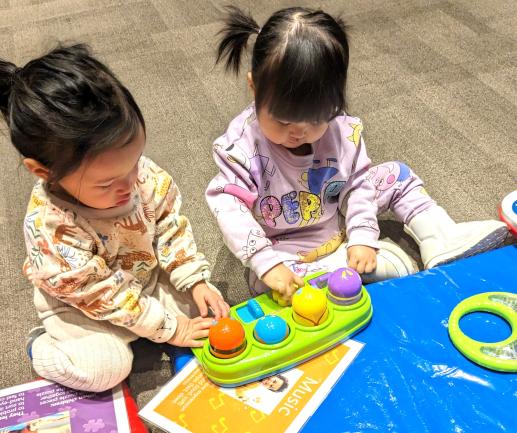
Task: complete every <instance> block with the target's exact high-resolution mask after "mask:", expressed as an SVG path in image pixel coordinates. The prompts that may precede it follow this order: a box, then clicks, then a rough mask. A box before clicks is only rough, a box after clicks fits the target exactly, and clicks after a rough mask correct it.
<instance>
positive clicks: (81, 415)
mask: <svg viewBox="0 0 517 433" xmlns="http://www.w3.org/2000/svg"><path fill="white" fill-rule="evenodd" d="M7 432H12V433H22V432H23V433H25V432H38V433H127V432H130V433H147V429H146V428H145V426H144V425H143V423H142V421H141V420H140V419H139V418H138V416H137V408H136V404H135V402H134V401H133V399H132V397H131V395H130V393H129V389H128V388H127V386H126V385H125V384H121V385H118V386H116V387H115V388H113V389H112V390H109V391H105V392H102V393H93V392H86V391H77V390H73V389H70V388H66V387H64V386H61V385H58V384H56V383H53V382H49V381H47V380H36V381H34V382H29V383H25V384H22V385H18V386H13V387H11V388H6V389H2V390H0V433H7Z"/></svg>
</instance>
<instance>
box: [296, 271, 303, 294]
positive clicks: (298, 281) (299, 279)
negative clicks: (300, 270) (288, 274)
mask: <svg viewBox="0 0 517 433" xmlns="http://www.w3.org/2000/svg"><path fill="white" fill-rule="evenodd" d="M294 275H295V276H294V282H295V283H296V285H297V286H298V287H297V288H296V289H299V288H300V287H303V286H305V281H303V278H301V277H300V276H299V275H296V274H294ZM295 291H296V290H295Z"/></svg>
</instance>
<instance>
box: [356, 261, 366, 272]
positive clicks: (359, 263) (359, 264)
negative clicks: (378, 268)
mask: <svg viewBox="0 0 517 433" xmlns="http://www.w3.org/2000/svg"><path fill="white" fill-rule="evenodd" d="M364 268H365V263H364V261H363V260H357V262H356V265H355V270H356V271H357V272H358V273H359V274H364Z"/></svg>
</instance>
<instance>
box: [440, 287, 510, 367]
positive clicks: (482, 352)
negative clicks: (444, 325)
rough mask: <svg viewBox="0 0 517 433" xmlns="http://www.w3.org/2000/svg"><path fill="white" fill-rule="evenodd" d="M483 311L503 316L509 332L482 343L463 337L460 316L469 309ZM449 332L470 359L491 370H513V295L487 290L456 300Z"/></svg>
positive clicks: (461, 350) (457, 345)
mask: <svg viewBox="0 0 517 433" xmlns="http://www.w3.org/2000/svg"><path fill="white" fill-rule="evenodd" d="M479 311H485V312H488V313H493V314H495V315H497V316H500V317H502V318H503V319H505V320H506V321H507V322H508V323H509V324H510V326H511V328H512V332H511V334H510V336H509V337H508V338H507V339H505V340H503V341H499V342H496V343H482V342H479V341H476V340H473V339H472V338H469V337H467V336H466V335H465V334H464V333H463V332H462V331H461V329H460V325H459V322H460V319H461V318H462V317H463V316H464V315H465V314H469V313H474V312H479ZM449 336H450V338H451V340H452V343H453V344H454V345H455V346H456V348H457V349H458V350H459V351H460V352H461V353H462V354H463V355H465V356H466V357H467V358H468V359H470V360H471V361H473V362H475V363H477V364H479V365H481V366H483V367H486V368H489V369H491V370H498V371H506V372H513V373H515V372H517V295H516V294H514V293H508V292H487V293H481V294H479V295H475V296H471V297H470V298H467V299H464V300H463V301H462V302H460V303H459V304H458V305H457V306H456V307H455V308H454V310H452V313H451V315H450V317H449Z"/></svg>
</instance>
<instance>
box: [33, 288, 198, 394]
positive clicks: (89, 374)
mask: <svg viewBox="0 0 517 433" xmlns="http://www.w3.org/2000/svg"><path fill="white" fill-rule="evenodd" d="M152 296H154V297H156V298H157V299H158V300H159V301H160V303H161V304H162V305H163V306H164V307H165V308H166V309H167V311H169V312H171V313H172V314H174V315H175V316H178V315H185V316H188V317H195V316H198V315H199V311H198V309H197V306H196V304H195V303H194V300H193V299H192V295H191V292H178V291H177V290H175V289H174V288H172V287H171V286H170V284H169V282H168V281H167V280H166V279H165V278H162V279H161V280H159V281H158V282H157V284H156V286H155V288H154V291H153V293H152ZM34 302H35V305H36V308H37V310H38V315H39V317H40V319H41V320H42V322H43V326H44V327H45V331H46V332H45V333H44V334H42V335H41V336H39V337H38V338H36V339H35V340H34V342H33V344H32V358H33V359H32V364H33V367H34V370H35V371H36V372H37V373H38V374H39V375H40V376H42V377H44V378H45V379H48V380H52V381H54V382H57V383H60V384H62V385H64V386H67V387H69V388H74V389H79V390H83V391H94V392H101V391H105V390H107V389H110V388H112V387H114V386H115V385H117V384H119V383H120V382H122V381H123V380H124V379H125V378H126V377H127V376H128V375H129V373H130V371H131V366H132V363H133V352H132V350H131V348H130V346H129V343H131V342H132V341H134V340H136V339H137V338H138V336H137V335H135V334H134V333H132V332H130V331H128V330H127V329H126V328H123V327H120V326H116V325H113V324H111V323H110V322H107V321H101V320H99V321H97V320H93V319H90V318H88V317H86V316H85V315H84V314H83V313H82V312H81V311H80V310H78V309H77V308H75V307H71V306H69V305H67V304H64V303H63V302H61V301H59V300H57V299H55V298H52V297H51V296H49V295H48V294H46V293H45V292H43V291H42V290H39V289H35V292H34Z"/></svg>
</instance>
